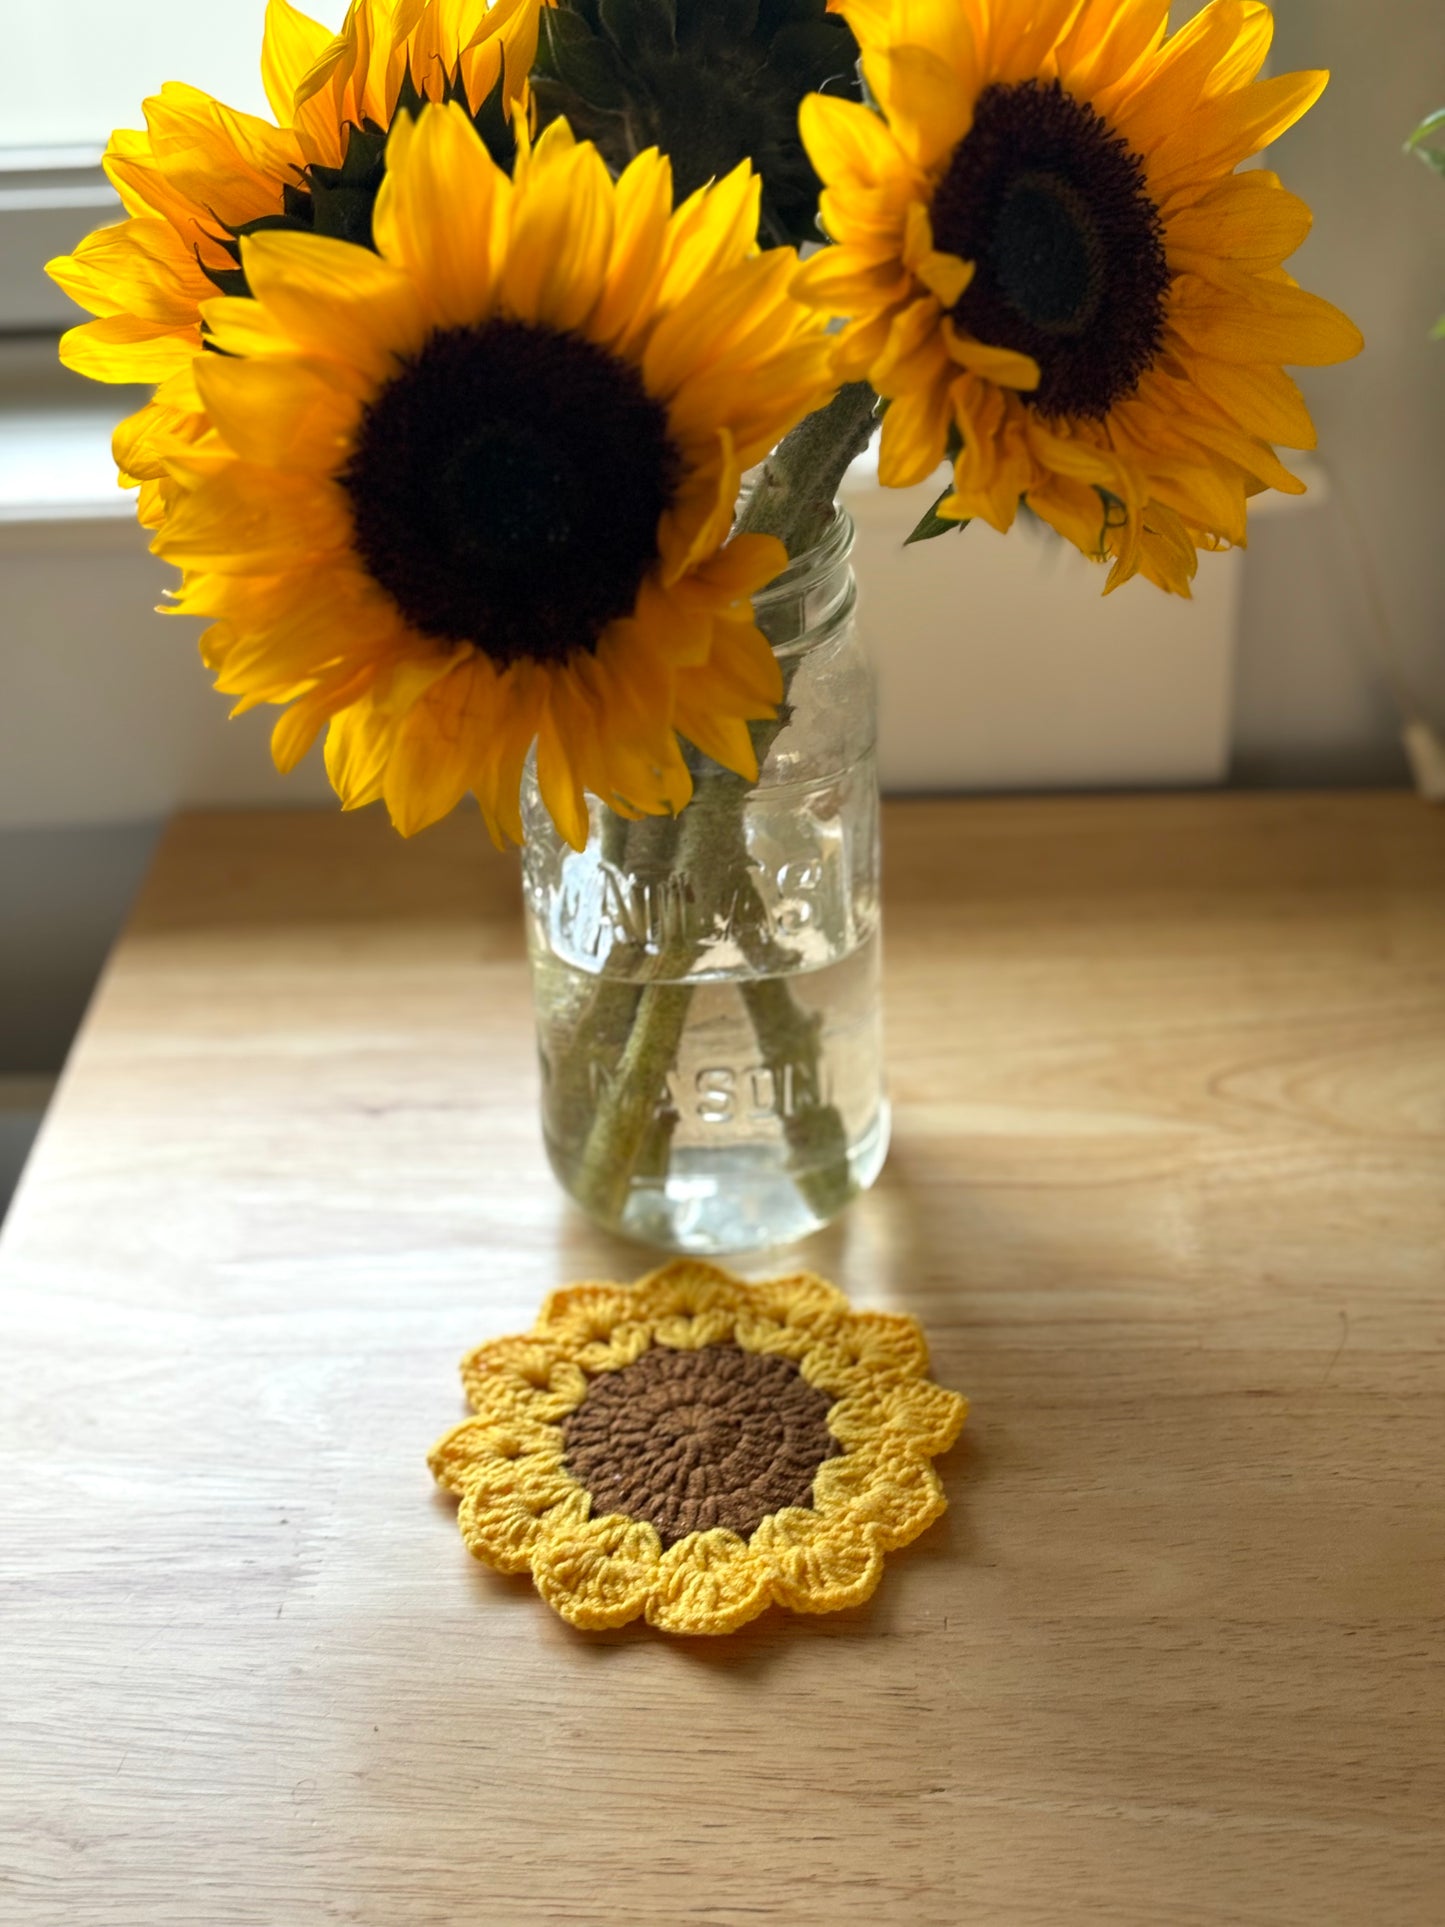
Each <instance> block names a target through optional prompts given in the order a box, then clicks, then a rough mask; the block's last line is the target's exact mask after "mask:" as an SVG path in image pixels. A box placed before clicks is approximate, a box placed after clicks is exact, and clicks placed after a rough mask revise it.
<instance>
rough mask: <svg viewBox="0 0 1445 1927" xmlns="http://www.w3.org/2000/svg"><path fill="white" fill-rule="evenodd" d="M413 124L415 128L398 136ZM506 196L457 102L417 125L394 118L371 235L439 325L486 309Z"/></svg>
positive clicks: (465, 320) (503, 180)
mask: <svg viewBox="0 0 1445 1927" xmlns="http://www.w3.org/2000/svg"><path fill="white" fill-rule="evenodd" d="M413 126H415V132H414V133H412V134H410V135H406V134H403V135H402V137H401V139H400V140H398V138H397V136H398V134H401V130H402V129H403V128H411V127H413ZM510 194H511V184H510V182H509V181H508V180H507V177H506V175H505V174H503V173H502V171H501V169H500V168H499V167H497V165H496V164H495V162H494V161H493V160H492V158H491V156H490V155H489V154H488V153H487V150H486V148H485V147H484V146H483V145H482V142H481V140H480V138H479V137H478V135H477V132H476V130H475V128H474V127H473V126H472V124H471V121H470V120H469V119H468V118H467V114H466V110H465V109H464V108H463V107H462V105H461V104H460V102H457V101H453V102H451V103H450V104H448V105H447V106H445V107H442V108H440V109H434V110H432V111H431V112H429V113H426V114H424V115H423V116H422V118H421V121H420V123H412V122H410V121H408V120H407V119H405V118H403V119H402V120H400V121H398V123H397V125H396V128H395V129H394V130H393V132H392V137H391V140H390V142H389V143H388V151H387V173H386V179H385V181H384V182H383V183H382V188H381V192H380V193H379V194H378V195H377V198H376V207H375V210H374V212H373V215H372V234H373V238H374V240H375V243H376V246H377V249H378V251H379V252H380V253H381V255H382V256H383V257H384V258H385V259H386V260H387V261H388V262H391V263H392V264H393V265H394V266H396V267H398V268H401V269H404V270H405V272H406V274H407V276H408V277H409V279H410V280H411V281H412V282H413V283H414V284H415V286H416V287H417V289H418V290H419V291H420V293H421V295H422V297H423V299H424V301H425V302H426V304H427V307H428V310H429V312H430V314H431V315H432V317H434V319H435V320H437V321H440V322H441V323H442V324H443V325H445V326H450V327H463V326H466V325H468V324H470V323H473V322H475V321H477V320H479V319H480V318H481V316H482V315H483V314H484V313H485V312H486V311H487V309H488V308H489V307H490V305H491V303H492V300H493V298H494V293H495V285H496V279H497V274H498V270H499V267H500V259H499V246H498V243H499V241H500V239H501V227H502V223H501V220H500V219H499V210H498V207H497V203H498V202H499V201H503V202H505V200H506V199H507V198H509V197H510Z"/></svg>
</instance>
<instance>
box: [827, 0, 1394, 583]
mask: <svg viewBox="0 0 1445 1927" xmlns="http://www.w3.org/2000/svg"><path fill="white" fill-rule="evenodd" d="M835 4H836V6H837V10H838V11H840V12H841V13H843V14H844V16H845V17H846V18H847V19H848V21H849V22H850V24H851V25H852V27H853V30H854V32H855V34H856V35H857V37H858V40H859V43H860V45H861V47H862V49H863V71H864V76H865V78H866V80H867V82H868V86H869V90H870V93H871V95H872V97H873V99H874V101H875V102H876V103H877V109H878V111H876V112H875V111H872V110H871V109H870V108H868V107H862V106H855V105H851V104H849V103H848V102H845V101H837V100H831V99H828V98H827V97H825V96H822V95H814V96H811V97H810V98H809V99H808V100H807V101H805V102H804V104H803V109H802V133H803V139H804V143H805V145H806V147H807V149H808V152H809V154H810V155H811V157H812V160H813V164H814V166H815V167H816V168H817V169H818V172H819V174H820V175H821V176H822V178H823V180H824V183H825V192H824V194H823V197H822V218H823V224H824V226H825V228H826V229H827V231H828V233H829V234H830V235H831V236H832V238H833V240H834V241H835V242H836V243H837V245H836V246H835V247H832V248H829V249H826V250H824V251H823V252H822V253H820V254H818V255H817V256H815V257H814V258H813V260H811V261H810V262H808V263H807V264H806V265H805V266H804V267H803V268H802V270H801V271H800V274H799V279H798V283H797V291H798V293H799V294H800V296H801V297H802V298H803V299H805V300H808V301H810V302H812V303H814V304H815V305H816V306H818V307H819V308H821V309H823V310H825V311H826V312H828V313H829V314H832V315H835V316H846V317H847V318H848V325H847V327H846V328H845V329H844V331H843V333H842V335H841V337H840V340H839V359H838V372H839V375H840V378H843V379H855V378H859V377H864V376H866V377H867V378H868V379H869V380H870V381H872V382H873V384H874V385H875V386H876V388H877V389H878V391H879V393H880V394H881V395H883V396H884V397H886V398H887V401H888V408H887V412H886V414H885V417H884V424H883V439H882V447H881V451H880V473H881V476H882V479H883V480H884V482H885V483H888V484H890V485H893V486H896V487H905V486H908V485H909V484H911V483H915V482H919V481H922V480H923V479H924V478H925V477H926V476H928V475H930V474H931V473H932V472H933V471H934V470H935V469H936V468H937V466H938V464H939V463H940V462H941V461H942V460H943V459H944V457H945V455H946V454H948V455H952V456H953V458H954V459H953V486H952V489H951V490H950V491H949V492H948V493H947V494H946V495H945V497H944V498H943V499H942V500H941V501H940V503H939V505H938V510H937V513H938V515H940V516H941V517H943V518H944V519H945V520H964V519H967V518H969V517H972V516H981V517H983V519H984V520H985V521H988V522H990V523H992V524H993V526H994V527H995V528H998V529H1007V528H1008V527H1009V526H1010V524H1011V523H1012V521H1013V519H1014V516H1015V514H1016V512H1017V510H1018V507H1019V504H1020V503H1021V502H1027V504H1028V505H1029V507H1030V508H1032V509H1033V510H1034V511H1035V512H1036V513H1037V514H1038V515H1040V516H1042V517H1043V519H1044V520H1045V521H1047V522H1049V523H1051V524H1052V525H1053V527H1054V528H1055V529H1057V530H1058V531H1059V532H1060V533H1061V534H1062V535H1064V536H1066V537H1067V538H1068V539H1069V540H1070V541H1072V542H1074V543H1076V544H1077V546H1078V547H1079V548H1080V549H1082V550H1083V551H1084V552H1085V553H1086V554H1088V555H1091V556H1093V557H1096V558H1098V559H1105V558H1111V559H1112V561H1113V565H1114V566H1113V569H1112V571H1111V573H1110V577H1109V584H1108V586H1109V587H1110V588H1112V587H1114V586H1115V585H1116V584H1117V583H1118V582H1121V581H1123V580H1125V579H1126V578H1128V577H1129V576H1132V575H1133V574H1135V573H1136V572H1142V573H1143V574H1144V575H1146V576H1147V577H1149V578H1150V579H1151V580H1152V581H1154V582H1156V583H1158V584H1159V585H1160V586H1161V587H1164V588H1166V589H1170V590H1173V591H1175V592H1177V593H1180V594H1188V592H1189V582H1190V579H1191V578H1192V576H1193V574H1194V570H1195V566H1196V551H1197V550H1198V549H1199V548H1216V547H1221V546H1224V545H1230V544H1242V543H1243V542H1244V540H1245V534H1246V522H1245V504H1246V501H1247V498H1248V497H1250V496H1251V495H1254V494H1257V493H1259V492H1260V491H1261V490H1262V489H1266V488H1275V489H1280V490H1283V491H1285V492H1286V493H1292V494H1298V493H1300V492H1301V491H1302V488H1303V484H1302V483H1300V482H1299V481H1298V480H1297V479H1296V478H1295V477H1294V476H1293V475H1291V474H1290V472H1289V471H1288V469H1286V468H1285V467H1284V466H1283V464H1282V463H1281V462H1280V460H1279V458H1278V456H1277V455H1276V454H1275V451H1274V448H1273V446H1272V444H1274V443H1279V444H1282V445H1284V446H1286V447H1290V448H1311V447H1313V446H1314V441H1315V437H1314V430H1313V427H1312V424H1311V422H1310V418H1309V414H1308V411H1307V410H1306V408H1305V405H1304V402H1303V399H1302V397H1301V395H1300V392H1299V390H1298V388H1297V387H1296V385H1295V383H1294V382H1293V381H1292V380H1291V379H1290V377H1289V376H1288V375H1287V374H1285V372H1284V367H1283V364H1285V363H1290V364H1295V365H1303V366H1315V365H1319V364H1323V363H1327V362H1334V361H1341V360H1344V359H1346V358H1347V357H1349V356H1351V355H1353V354H1355V353H1357V352H1358V351H1359V349H1360V347H1361V345H1362V343H1361V339H1360V335H1359V333H1358V331H1357V330H1356V329H1355V327H1354V325H1353V324H1352V323H1351V322H1350V321H1349V320H1347V319H1346V317H1345V316H1344V315H1342V314H1341V313H1340V312H1339V311H1338V310H1337V309H1336V308H1333V307H1331V306H1330V305H1329V303H1328V302H1325V301H1322V300H1320V299H1319V298H1318V297H1317V296H1315V295H1312V294H1308V293H1306V292H1304V291H1303V290H1302V289H1301V288H1299V287H1298V286H1297V285H1296V283H1295V282H1294V281H1293V280H1292V279H1291V278H1290V276H1289V275H1288V274H1287V273H1286V272H1285V271H1284V268H1283V266H1282V263H1283V262H1284V261H1285V260H1286V259H1287V257H1288V256H1289V255H1290V254H1292V253H1293V252H1294V250H1295V249H1296V248H1297V247H1298V246H1299V244H1300V243H1301V241H1303V239H1304V238H1305V235H1306V234H1307V233H1308V231H1309V226H1310V214H1309V210H1308V208H1306V206H1305V205H1304V203H1303V202H1302V201H1300V200H1298V199H1296V198H1295V196H1294V195H1292V194H1290V193H1288V192H1286V190H1285V189H1284V188H1283V187H1282V186H1281V185H1280V182H1279V180H1278V178H1277V177H1276V176H1275V175H1274V174H1272V173H1269V172H1266V171H1264V170H1257V171H1249V172H1244V173H1238V174H1236V173H1235V172H1234V170H1235V168H1236V167H1237V166H1238V164H1239V163H1240V162H1241V161H1243V160H1245V159H1246V158H1248V157H1249V156H1250V155H1253V154H1255V153H1257V152H1258V151H1259V150H1260V149H1261V148H1263V147H1264V146H1265V145H1266V144H1267V143H1268V142H1269V141H1271V140H1273V139H1274V138H1275V136H1276V135H1278V134H1280V133H1282V132H1283V131H1284V130H1285V129H1286V128H1287V127H1289V126H1291V125H1292V124H1293V123H1294V122H1295V121H1296V120H1298V119H1299V118H1300V116H1301V115H1302V114H1303V113H1305V112H1306V110H1307V109H1308V108H1309V107H1310V106H1311V105H1312V104H1313V102H1314V101H1315V100H1316V99H1317V98H1318V96H1319V94H1320V92H1321V90H1322V89H1323V87H1324V85H1325V82H1326V79H1327V78H1328V76H1327V75H1325V74H1319V73H1304V74H1287V75H1284V76H1282V77H1280V78H1278V79H1274V80H1265V81H1256V79H1255V76H1256V75H1257V74H1258V72H1259V70H1260V67H1261V65H1262V64H1263V61H1264V58H1265V55H1266V53H1267V52H1268V49H1269V44H1270V37H1271V33H1272V29H1273V23H1272V19H1271V16H1270V14H1269V11H1268V10H1267V8H1265V7H1263V6H1258V5H1254V4H1252V3H1251V0H1213V4H1212V5H1210V6H1207V7H1205V8H1204V10H1203V11H1202V12H1201V13H1199V14H1197V15H1196V16H1195V18H1194V19H1192V20H1191V21H1190V22H1189V23H1188V24H1187V25H1186V26H1185V27H1183V28H1182V29H1181V30H1180V31H1179V32H1178V33H1176V34H1175V35H1174V36H1173V37H1172V38H1171V39H1166V32H1167V25H1168V5H1167V0H1032V3H1030V0H835Z"/></svg>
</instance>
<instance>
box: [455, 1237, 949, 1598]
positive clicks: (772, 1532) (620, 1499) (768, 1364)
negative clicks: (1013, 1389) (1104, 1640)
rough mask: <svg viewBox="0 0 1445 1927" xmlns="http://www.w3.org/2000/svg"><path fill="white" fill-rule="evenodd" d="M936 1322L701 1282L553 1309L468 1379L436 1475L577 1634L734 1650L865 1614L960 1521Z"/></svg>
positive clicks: (493, 1352)
mask: <svg viewBox="0 0 1445 1927" xmlns="http://www.w3.org/2000/svg"><path fill="white" fill-rule="evenodd" d="M927 1372H928V1351H927V1348H926V1346H925V1344H924V1341H923V1333H922V1331H921V1330H920V1328H919V1325H918V1321H917V1320H916V1319H913V1318H906V1317H899V1316H895V1315H892V1314H889V1313H886V1312H869V1311H862V1312H860V1311H854V1310H853V1309H852V1307H851V1306H850V1305H849V1303H848V1300H847V1299H846V1298H845V1297H844V1296H843V1294H842V1292H840V1291H838V1290H836V1289H835V1288H834V1287H833V1286H832V1285H829V1284H825V1283H824V1281H823V1280H822V1279H821V1278H816V1277H814V1276H812V1275H811V1274H810V1273H808V1272H800V1273H798V1274H796V1275H795V1276H793V1277H790V1278H774V1279H771V1280H769V1281H768V1282H766V1283H764V1284H756V1285H750V1284H745V1283H744V1282H743V1281H742V1280H741V1279H740V1278H734V1277H732V1276H731V1275H730V1274H729V1273H727V1272H725V1271H719V1270H718V1269H717V1268H716V1267H715V1266H713V1265H705V1264H699V1263H696V1262H693V1261H691V1260H681V1261H679V1262H677V1263H674V1264H670V1265H666V1266H664V1268H663V1269H662V1270H661V1271H655V1272H653V1273H651V1274H650V1276H648V1277H646V1278H642V1279H639V1280H638V1282H637V1283H636V1284H634V1285H573V1286H571V1287H570V1288H569V1289H567V1290H564V1291H555V1292H553V1293H552V1295H551V1296H550V1297H549V1298H548V1299H547V1301H546V1303H545V1304H544V1305H543V1307H542V1312H541V1315H540V1317H539V1318H538V1320H537V1322H536V1324H535V1325H534V1326H533V1327H532V1330H531V1331H530V1332H529V1333H525V1334H520V1335H518V1336H516V1337H512V1338H497V1339H493V1340H492V1341H491V1342H490V1343H489V1344H486V1345H482V1346H480V1347H479V1348H478V1349H477V1350H476V1351H474V1352H473V1353H472V1354H471V1356H470V1357H469V1358H467V1359H465V1360H464V1361H463V1364H462V1381H463V1383H464V1385H465V1386H466V1389H467V1396H468V1397H469V1399H470V1400H471V1403H472V1406H473V1408H474V1410H475V1411H476V1413H477V1417H475V1418H470V1419H466V1420H464V1421H463V1423H462V1424H460V1425H458V1426H456V1427H455V1428H454V1429H453V1430H452V1431H450V1432H448V1433H447V1435H446V1437H445V1438H444V1439H442V1440H441V1442H440V1443H439V1444H438V1445H437V1446H436V1448H435V1450H434V1451H433V1452H432V1454H431V1457H430V1464H431V1468H432V1471H433V1473H434V1474H435V1475H436V1477H437V1479H438V1481H439V1482H440V1483H441V1484H442V1485H444V1486H446V1487H447V1489H448V1490H449V1491H451V1492H455V1493H456V1494H458V1495H459V1497H460V1499H461V1510H460V1514H459V1519H458V1523H459V1524H460V1526H461V1532H462V1538H463V1539H464V1540H465V1541H466V1544H467V1547H468V1550H469V1551H470V1552H472V1553H473V1554H474V1556H475V1557H476V1558H478V1559H480V1560H482V1561H484V1562H485V1564H487V1565H489V1566H494V1567H495V1568H496V1569H497V1570H498V1571H499V1572H524V1571H527V1570H529V1569H530V1571H531V1574H532V1578H533V1581H534V1583H535V1584H536V1587H537V1590H538V1592H540V1593H541V1595H542V1597H543V1598H544V1599H545V1600H546V1601H547V1603H548V1605H549V1606H552V1607H554V1608H555V1609H556V1611H557V1612H559V1613H560V1614H561V1615H562V1617H563V1618H564V1619H567V1620H570V1621H571V1623H572V1624H573V1625H574V1626H582V1627H588V1628H593V1627H602V1626H621V1625H624V1624H625V1623H626V1622H627V1621H628V1620H630V1619H635V1618H636V1617H637V1616H638V1614H639V1613H645V1614H646V1616H647V1619H648V1621H649V1623H650V1624H651V1625H653V1626H657V1627H660V1628H661V1629H662V1630H663V1631H665V1632H670V1633H730V1632H732V1631H734V1630H735V1628H737V1627H739V1626H742V1625H744V1624H746V1622H747V1621H748V1620H750V1619H753V1618H755V1617H756V1616H757V1615H758V1614H759V1613H760V1612H762V1611H764V1609H765V1608H766V1607H767V1606H769V1605H771V1604H773V1603H775V1602H776V1603H777V1604H778V1605H780V1606H788V1607H791V1608H792V1610H793V1611H794V1612H810V1613H824V1612H836V1611H837V1610H838V1609H839V1608H841V1607H844V1606H856V1605H858V1604H859V1603H860V1602H861V1601H862V1600H864V1599H867V1598H868V1596H869V1594H870V1593H871V1592H872V1591H873V1589H874V1587H875V1586H876V1585H877V1584H878V1581H879V1579H880V1578H881V1577H882V1573H883V1555H884V1553H885V1552H891V1551H892V1550H893V1549H894V1548H895V1547H897V1546H903V1545H907V1544H908V1542H909V1540H911V1539H916V1538H917V1537H918V1535H919V1533H920V1532H922V1531H923V1529H924V1528H925V1526H928V1525H931V1524H932V1522H933V1521H934V1520H935V1519H936V1518H937V1517H938V1516H939V1514H940V1513H941V1512H943V1511H944V1509H945V1506H946V1503H947V1502H946V1500H945V1499H944V1496H943V1488H942V1486H941V1485H940V1483H939V1479H938V1475H937V1473H936V1472H935V1471H934V1469H933V1467H932V1465H931V1464H930V1463H929V1461H930V1460H931V1459H932V1458H933V1457H934V1455H935V1454H937V1453H939V1452H943V1451H946V1450H947V1448H948V1447H949V1446H950V1445H952V1443H953V1441H954V1440H955V1439H956V1438H957V1436H958V1431H959V1427H960V1426H961V1425H962V1424H963V1419H964V1413H965V1411H966V1410H967V1407H966V1405H965V1402H964V1400H963V1399H961V1398H960V1397H959V1396H958V1394H957V1393H956V1392H947V1391H945V1390H944V1389H943V1387H942V1386H940V1385H935V1384H933V1383H932V1382H931V1381H930V1380H929V1378H928V1376H927Z"/></svg>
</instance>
